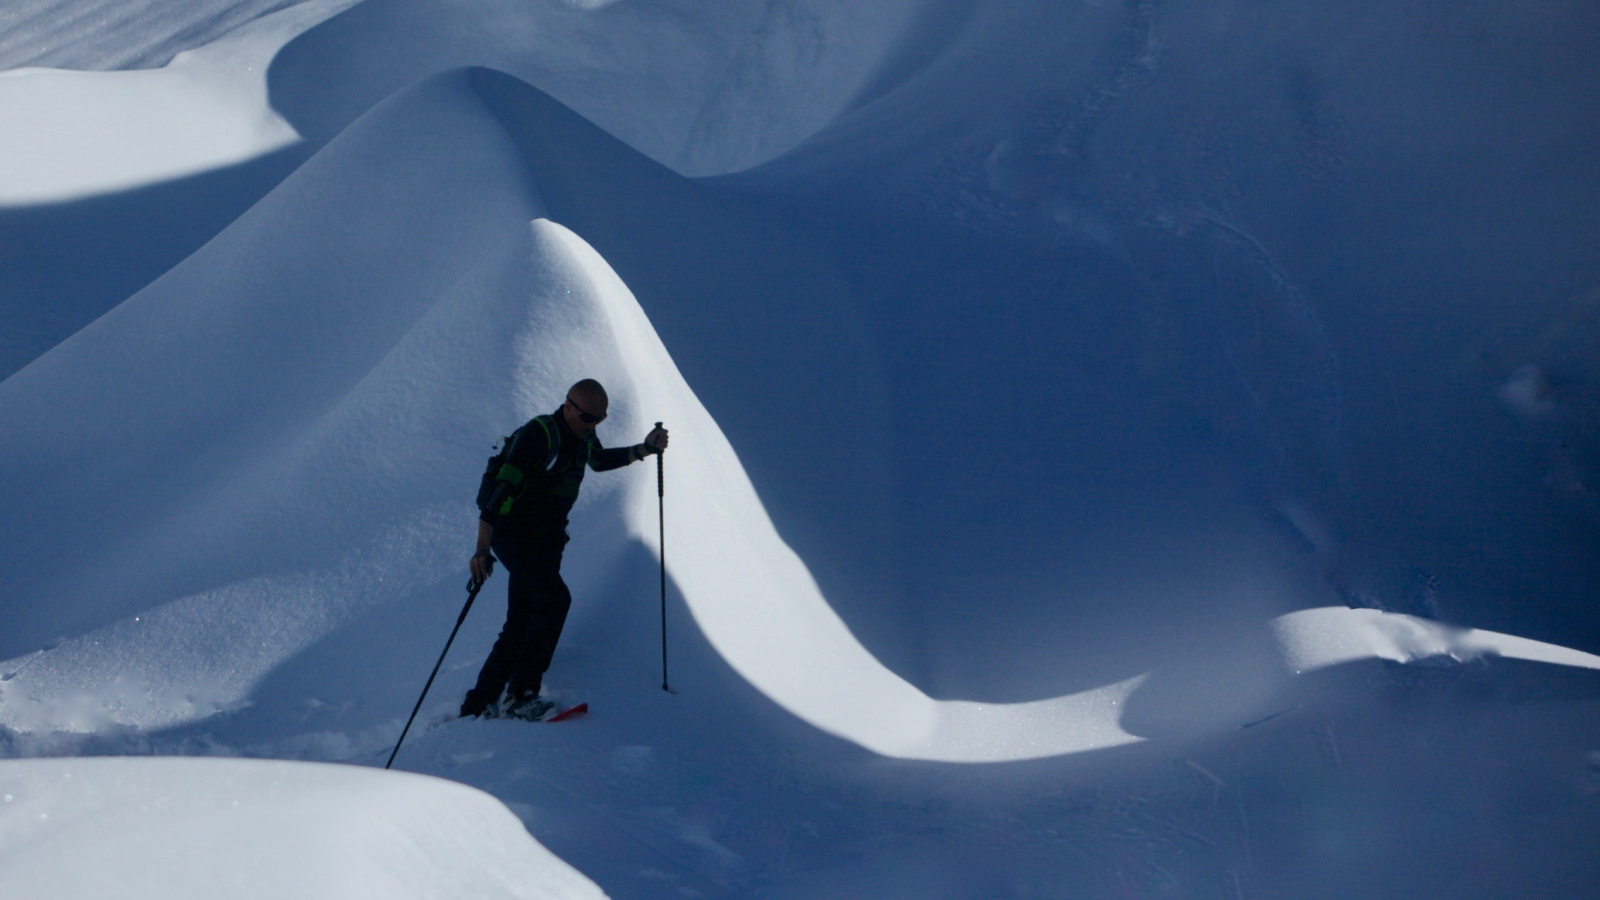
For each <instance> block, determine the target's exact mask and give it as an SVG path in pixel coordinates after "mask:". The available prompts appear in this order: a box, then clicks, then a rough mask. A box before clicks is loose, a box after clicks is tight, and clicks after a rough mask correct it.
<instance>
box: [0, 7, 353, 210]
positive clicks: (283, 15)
mask: <svg viewBox="0 0 1600 900" xmlns="http://www.w3.org/2000/svg"><path fill="white" fill-rule="evenodd" d="M353 2H355V0H315V2H310V3H304V4H302V5H299V6H295V7H292V8H290V9H286V10H282V11H280V12H277V13H274V14H272V15H269V16H265V17H263V18H261V19H257V20H256V21H253V22H250V23H249V24H248V25H245V26H243V27H240V28H238V29H237V30H235V31H233V32H231V33H230V34H228V35H227V36H226V37H224V38H222V39H220V40H217V41H216V42H214V43H211V44H208V45H206V46H205V47H201V48H199V49H196V50H188V51H184V52H182V53H179V54H178V55H177V56H176V57H174V58H173V60H172V61H171V62H170V63H168V64H167V65H166V66H164V67H162V68H160V69H146V70H138V71H130V72H77V71H64V70H52V69H38V68H29V69H15V70H12V71H7V72H0V121H3V122H5V123H6V127H5V128H4V129H3V130H0V207H7V206H22V205H27V204H39V203H47V202H59V201H63V200H73V199H78V198H82V197H89V196H93V195H96V194H103V193H108V192H111V191H119V190H126V189H129V188H132V187H136V186H139V185H145V184H151V183H154V182H157V181H165V180H168V179H173V178H179V177H181V176H184V175H190V174H194V173H196V172H204V171H208V170H211V169H215V168H219V167H222V166H226V165H230V164H233V163H238V162H242V161H244V160H248V159H253V158H255V157H258V156H261V155H262V154H265V153H269V152H271V151H273V150H277V149H279V148H281V147H284V146H287V145H289V144H292V143H294V142H296V141H298V140H299V139H300V136H299V135H298V134H297V133H296V132H295V130H294V128H293V127H292V126H291V125H290V124H289V123H288V122H286V121H284V119H283V118H282V117H281V116H279V115H277V114H276V113H274V112H273V111H272V107H271V104H270V103H269V101H268V99H267V68H268V66H269V65H270V64H271V62H272V58H273V56H275V55H276V54H277V52H278V49H279V48H281V47H282V46H283V45H284V44H286V43H288V42H289V41H290V40H291V39H293V38H294V37H295V36H296V35H298V34H300V33H301V32H303V31H305V30H306V29H308V28H311V27H312V26H314V25H316V24H317V23H319V22H321V21H323V20H325V19H327V18H328V17H330V16H332V15H335V14H336V13H338V12H340V11H341V10H344V9H346V8H348V7H349V6H350V5H351V4H352V3H353Z"/></svg>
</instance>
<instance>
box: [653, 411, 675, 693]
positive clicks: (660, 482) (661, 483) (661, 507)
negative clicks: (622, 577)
mask: <svg viewBox="0 0 1600 900" xmlns="http://www.w3.org/2000/svg"><path fill="white" fill-rule="evenodd" d="M656 427H657V428H660V427H661V423H660V422H657V423H656ZM666 457H667V451H666V450H665V449H662V450H657V451H656V512H657V516H658V518H659V519H660V525H661V689H662V690H663V691H666V692H667V693H669V694H671V693H673V690H672V688H671V687H669V686H668V682H667V475H666V467H667V464H666Z"/></svg>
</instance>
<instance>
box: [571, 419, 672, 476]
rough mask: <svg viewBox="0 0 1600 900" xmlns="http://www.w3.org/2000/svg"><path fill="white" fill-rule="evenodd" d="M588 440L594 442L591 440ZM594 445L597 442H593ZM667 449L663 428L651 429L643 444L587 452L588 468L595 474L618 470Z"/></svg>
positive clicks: (665, 432)
mask: <svg viewBox="0 0 1600 900" xmlns="http://www.w3.org/2000/svg"><path fill="white" fill-rule="evenodd" d="M590 440H595V439H593V438H591V439H590ZM595 443H596V444H598V443H599V441H597V440H596V441H595ZM665 449H667V430H666V429H665V428H655V429H652V430H651V432H650V433H649V434H648V435H645V439H644V443H642V444H634V445H633V446H631V447H612V448H608V449H597V450H590V451H589V468H591V469H593V470H595V471H596V472H607V471H610V470H611V469H620V468H622V467H623V466H625V465H627V464H628V463H631V462H638V461H639V460H641V459H644V458H645V457H646V456H649V455H651V454H652V453H660V452H661V451H662V450H665Z"/></svg>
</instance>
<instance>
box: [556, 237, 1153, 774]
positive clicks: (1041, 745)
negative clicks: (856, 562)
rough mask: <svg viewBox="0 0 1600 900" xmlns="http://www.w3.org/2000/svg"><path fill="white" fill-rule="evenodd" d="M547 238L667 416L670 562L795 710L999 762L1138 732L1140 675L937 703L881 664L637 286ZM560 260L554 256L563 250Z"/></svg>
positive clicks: (878, 739) (650, 494) (580, 249)
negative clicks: (793, 536)
mask: <svg viewBox="0 0 1600 900" xmlns="http://www.w3.org/2000/svg"><path fill="white" fill-rule="evenodd" d="M533 228H534V233H535V235H536V238H537V239H538V242H539V243H541V244H547V245H553V249H555V250H558V251H559V254H560V255H563V256H565V257H566V258H567V259H568V260H569V261H570V263H571V265H572V266H573V267H574V269H575V270H576V271H575V272H574V278H573V282H574V283H576V284H584V285H586V286H587V287H588V289H589V291H590V293H591V295H592V297H591V299H592V301H593V302H595V303H596V304H597V305H598V306H599V308H601V309H602V310H603V311H604V313H605V315H606V318H607V320H608V322H609V325H610V330H611V336H612V339H613V340H614V341H615V342H616V345H617V355H618V357H619V358H621V359H625V360H628V361H629V363H630V367H631V368H632V369H633V372H634V377H633V378H632V379H631V381H632V384H631V385H630V387H631V388H632V389H633V390H634V391H635V392H636V393H637V396H636V397H634V398H633V399H632V401H631V403H630V405H631V406H633V407H634V408H637V409H641V410H645V409H647V410H651V411H652V415H653V416H656V417H659V418H661V419H663V420H664V421H666V422H667V424H668V426H669V427H670V428H671V429H672V430H673V434H674V437H675V440H674V443H673V446H674V449H675V451H676V452H669V453H668V454H667V457H666V460H665V467H666V472H667V481H668V482H669V484H668V491H667V493H668V494H669V495H670V496H669V497H668V498H667V500H668V503H667V506H668V507H669V509H668V517H669V519H670V521H669V523H668V526H669V532H670V533H674V534H692V535H694V540H692V541H681V542H678V543H676V544H674V546H673V547H672V550H671V552H670V553H669V554H668V556H667V568H668V570H669V571H670V572H671V573H672V577H673V580H674V581H675V582H676V583H677V585H678V587H679V589H680V590H681V591H682V594H683V596H684V598H685V600H686V602H687V603H688V605H689V609H690V611H691V613H692V614H693V615H694V618H695V621H696V623H697V624H698V625H699V626H700V628H701V630H702V631H704V633H705V635H706V637H707V639H708V640H710V642H711V644H712V646H714V647H715V648H716V649H717V651H718V652H719V653H721V654H722V656H723V658H724V659H725V660H726V661H727V662H728V663H729V665H731V666H732V667H733V668H734V670H735V671H737V672H738V673H739V674H740V675H742V676H743V677H744V678H746V679H747V680H748V681H750V683H751V684H753V685H754V686H755V687H757V688H758V689H759V690H761V691H762V692H763V693H765V694H766V695H767V696H768V697H769V698H771V699H772V700H774V701H775V702H777V703H778V704H779V705H781V706H783V707H784V708H785V709H787V710H789V711H790V712H792V713H794V714H795V715H797V716H799V717H800V718H802V719H804V720H805V721H807V722H809V723H811V724H812V725H814V726H816V727H818V728H821V729H823V730H824V731H827V732H829V733H832V734H835V735H838V736H840V737H843V738H845V739H847V740H850V741H852V742H855V743H857V744H860V745H861V746H863V747H866V748H867V749H869V750H872V751H873V752H876V753H880V754H883V755H885V756H893V757H902V758H908V759H923V760H936V761H943V762H997V761H1004V760H1015V759H1030V758H1036V757H1044V756H1058V755H1063V754H1068V753H1076V752H1081V751H1085V750H1093V749H1100V748H1104V747H1114V746H1117V745H1120V744H1127V743H1132V742H1135V741H1138V740H1141V738H1138V737H1136V736H1134V735H1131V734H1129V733H1127V732H1126V731H1124V730H1123V729H1122V728H1121V726H1120V725H1119V724H1118V720H1119V718H1120V711H1121V704H1122V702H1123V700H1124V699H1125V698H1126V697H1127V695H1128V694H1129V693H1131V692H1132V691H1133V689H1134V688H1135V687H1137V686H1138V684H1139V683H1140V681H1142V680H1143V677H1142V676H1140V677H1136V678H1132V679H1128V680H1126V681H1122V682H1118V683H1116V684H1112V685H1107V686H1105V687H1101V688H1097V689H1095V690H1091V691H1085V692H1083V693H1080V694H1072V695H1068V696H1064V697H1056V698H1053V699H1049V700H1040V701H1034V702H1029V703H1012V704H1005V703H996V704H988V703H973V702H967V701H940V700H935V699H933V698H931V697H929V696H927V695H926V694H924V693H922V692H921V691H919V690H917V688H915V687H914V686H912V685H911V684H910V683H909V682H907V681H906V680H905V679H903V678H901V677H900V676H898V675H896V674H895V673H893V672H892V671H890V670H889V669H888V668H887V667H886V666H884V665H883V664H882V663H880V662H879V661H878V660H877V659H876V658H875V657H873V656H872V654H871V653H870V652H868V651H867V649H866V648H865V647H863V646H862V645H861V643H860V642H859V641H857V640H856V638H855V636H854V635H852V634H851V633H850V630H849V628H848V627H847V626H846V625H845V624H844V622H843V621H842V620H841V619H840V618H839V616H838V614H837V613H835V612H834V611H833V609H832V607H831V606H829V605H828V602H827V600H826V599H824V597H823V596H822V593H821V590H820V589H819V588H818V586H817V583H816V581H815V580H814V579H813V578H812V577H811V573H810V571H808V570H807V568H806V566H805V563H804V562H802V561H801V560H800V558H799V556H797V555H796V554H795V552H794V551H793V550H792V549H790V548H789V546H788V545H787V544H785V543H784V542H783V539H782V538H781V537H779V535H778V533H777V529H776V528H775V527H774V526H773V524H772V520H771V519H770V518H769V517H768V516H767V512H766V509H765V507H763V505H762V503H761V500H760V498H759V497H758V496H757V495H756V491H755V487H754V486H753V485H752V484H751V482H750V479H749V477H748V476H746V474H745V472H744V467H743V466H742V465H741V464H740V462H739V458H738V455H737V454H736V453H735V452H734V449H733V446H732V445H731V444H730V443H729V442H728V439H727V438H726V437H725V436H724V435H723V434H722V431H721V429H720V428H719V427H718V426H717V424H716V422H715V421H714V420H713V419H712V418H711V414H710V413H709V412H707V411H706V409H705V407H704V406H702V405H701V404H700V401H699V400H698V399H697V398H696V397H695V395H694V392H693V391H692V390H691V389H690V387H689V385H688V384H687V382H685V381H684V378H683V376H682V375H681V374H680V373H679V372H678V368H677V366H676V364H674V363H673V361H672V358H671V356H670V355H669V354H668V352H667V349H666V347H665V346H664V345H663V344H662V343H661V340H660V338H659V337H657V335H656V333H655V329H654V328H653V327H652V326H651V324H650V322H649V319H648V318H647V317H646V316H645V314H644V311H643V310H642V309H641V308H640V307H639V304H638V302H637V301H636V300H635V299H634V296H633V293H632V292H631V291H630V290H629V289H628V287H627V285H625V284H624V283H623V282H622V280H621V279H620V278H619V277H618V276H617V275H616V273H615V272H613V271H612V269H611V267H610V266H609V265H608V264H607V263H606V261H605V260H604V259H603V258H601V256H600V255H599V254H598V253H597V252H595V250H594V249H593V248H591V247H590V246H589V245H588V244H587V243H585V242H584V241H583V240H582V239H581V238H579V237H578V236H577V235H575V234H573V233H572V232H571V231H569V230H567V229H566V228H564V227H562V226H560V225H557V224H554V223H552V222H548V221H544V220H540V221H537V222H535V223H534V225H533ZM551 255H552V256H555V255H557V254H556V253H552V254H551ZM624 508H625V515H626V517H627V521H628V526H629V528H630V530H631V531H632V533H633V535H634V536H635V537H637V538H638V539H639V540H640V541H642V542H644V543H645V544H646V545H647V546H649V547H650V548H651V550H652V551H654V552H656V553H658V554H659V553H660V552H661V546H660V542H659V539H658V535H657V521H656V516H657V511H656V497H655V493H654V491H653V490H652V489H651V486H650V485H648V484H646V483H643V482H632V483H631V484H630V488H629V492H628V496H626V497H625V499H624Z"/></svg>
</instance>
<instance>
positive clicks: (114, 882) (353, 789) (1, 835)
mask: <svg viewBox="0 0 1600 900" xmlns="http://www.w3.org/2000/svg"><path fill="white" fill-rule="evenodd" d="M0 895H3V896H6V897H55V898H75V897H85V898H87V897H118V898H124V900H183V898H195V900H200V898H216V897H229V898H237V900H253V898H261V900H268V898H272V900H281V898H285V897H296V898H304V900H318V898H327V900H360V898H372V900H380V898H382V900H407V898H412V897H415V898H419V900H420V898H433V897H459V898H462V900H469V898H470V900H502V898H504V900H590V898H601V897H604V896H605V894H604V893H602V892H601V890H600V889H599V888H598V887H596V886H595V884H594V882H592V881H590V880H589V879H587V878H585V877H583V875H582V874H580V873H579V872H577V871H576V870H574V869H573V868H572V867H571V866H569V865H567V864H566V863H564V862H562V861H561V860H560V859H557V858H556V856H555V855H554V854H552V853H551V852H550V851H549V850H546V849H545V848H544V847H542V846H540V845H539V843H538V842H537V841H535V840H533V838H531V837H529V836H528V832H527V831H526V830H525V829H524V828H523V826H522V823H521V822H519V821H518V820H517V817H516V816H514V815H512V814H511V811H510V810H508V809H506V807H505V805H504V804H502V803H501V802H500V801H498V800H496V799H495V798H493V797H491V796H489V795H488V794H485V793H483V792H482V791H478V790H475V789H473V788H469V787H466V786H464V785H460V784H456V783H455V782H451V781H445V780H443V779H439V778H430V777H427V776H424V775H412V774H410V773H402V772H382V771H375V770H372V769H367V768H361V767H356V766H334V765H326V764H318V763H297V762H279V761H269V760H238V759H148V758H138V757H134V758H123V759H53V760H11V761H4V762H0Z"/></svg>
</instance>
